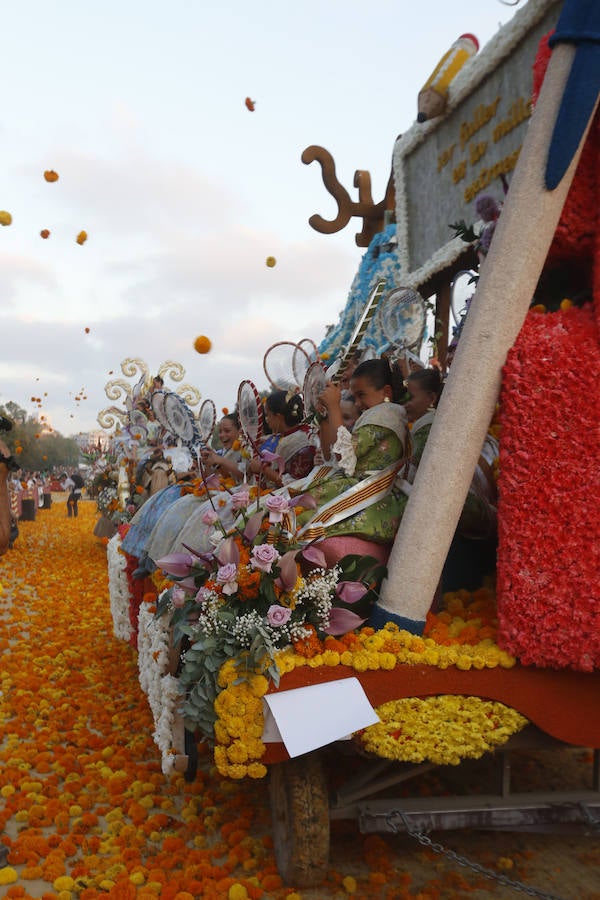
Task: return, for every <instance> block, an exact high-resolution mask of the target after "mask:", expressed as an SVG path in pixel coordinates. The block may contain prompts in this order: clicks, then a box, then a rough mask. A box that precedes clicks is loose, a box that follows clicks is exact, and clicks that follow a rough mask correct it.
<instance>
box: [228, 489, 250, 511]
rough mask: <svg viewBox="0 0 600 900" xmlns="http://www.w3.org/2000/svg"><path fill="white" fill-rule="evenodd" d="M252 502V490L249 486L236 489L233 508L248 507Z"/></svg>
mask: <svg viewBox="0 0 600 900" xmlns="http://www.w3.org/2000/svg"><path fill="white" fill-rule="evenodd" d="M249 503H250V491H249V490H248V489H247V488H241V490H239V491H236V492H235V494H233V496H232V498H231V508H232V509H246V507H247V506H248V504H249Z"/></svg>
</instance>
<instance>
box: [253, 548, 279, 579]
mask: <svg viewBox="0 0 600 900" xmlns="http://www.w3.org/2000/svg"><path fill="white" fill-rule="evenodd" d="M278 559H279V552H278V551H277V550H276V549H275V547H273V546H271V544H259V545H258V546H257V547H253V548H252V556H251V557H250V563H251V565H252V567H253V568H254V569H258V570H259V571H261V572H270V571H271V569H272V568H273V565H274V564H275V563H276V562H277V560H278Z"/></svg>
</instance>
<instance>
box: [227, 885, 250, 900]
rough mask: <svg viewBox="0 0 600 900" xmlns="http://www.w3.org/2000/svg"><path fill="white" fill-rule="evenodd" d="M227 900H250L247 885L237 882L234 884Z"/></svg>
mask: <svg viewBox="0 0 600 900" xmlns="http://www.w3.org/2000/svg"><path fill="white" fill-rule="evenodd" d="M227 900H248V891H247V890H246V887H245V885H243V884H240V883H239V881H237V882H236V883H235V884H232V885H231V887H230V888H229V890H228V892H227Z"/></svg>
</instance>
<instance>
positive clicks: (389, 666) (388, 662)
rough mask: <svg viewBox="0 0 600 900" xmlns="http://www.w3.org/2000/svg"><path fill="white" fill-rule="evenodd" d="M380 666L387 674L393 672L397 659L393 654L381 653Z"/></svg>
mask: <svg viewBox="0 0 600 900" xmlns="http://www.w3.org/2000/svg"><path fill="white" fill-rule="evenodd" d="M379 665H380V667H381V668H382V669H385V671H386V672H391V671H392V670H393V669H395V668H396V657H395V656H394V654H393V653H380V654H379Z"/></svg>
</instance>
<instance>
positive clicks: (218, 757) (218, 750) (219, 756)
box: [214, 745, 227, 772]
mask: <svg viewBox="0 0 600 900" xmlns="http://www.w3.org/2000/svg"><path fill="white" fill-rule="evenodd" d="M214 758H215V765H216V767H217V769H218V770H219V772H221V771H222V770H223V768H226V767H227V750H226V748H225V747H219V746H218V745H217V746H216V747H215V749H214Z"/></svg>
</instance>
